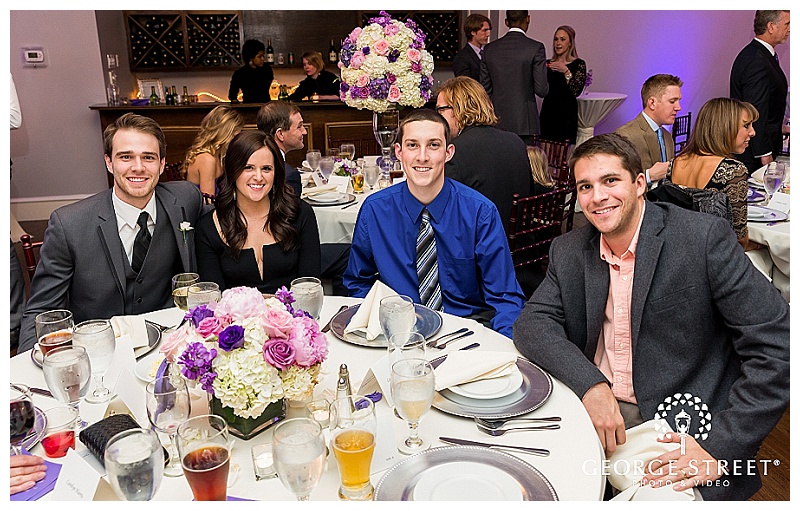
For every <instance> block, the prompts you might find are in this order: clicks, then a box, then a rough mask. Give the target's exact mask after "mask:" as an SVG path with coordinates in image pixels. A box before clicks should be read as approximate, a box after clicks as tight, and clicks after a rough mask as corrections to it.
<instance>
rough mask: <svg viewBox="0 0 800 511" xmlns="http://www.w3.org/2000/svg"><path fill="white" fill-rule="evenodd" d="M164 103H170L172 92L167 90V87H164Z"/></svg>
mask: <svg viewBox="0 0 800 511" xmlns="http://www.w3.org/2000/svg"><path fill="white" fill-rule="evenodd" d="M164 104H165V105H171V104H172V94H170V92H169V87H164Z"/></svg>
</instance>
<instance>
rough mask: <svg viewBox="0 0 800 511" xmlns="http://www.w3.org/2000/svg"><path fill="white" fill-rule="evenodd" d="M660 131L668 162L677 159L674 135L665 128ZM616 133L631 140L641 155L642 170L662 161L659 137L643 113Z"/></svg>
mask: <svg viewBox="0 0 800 511" xmlns="http://www.w3.org/2000/svg"><path fill="white" fill-rule="evenodd" d="M659 129H660V130H661V134H662V136H663V137H664V145H665V146H666V149H667V161H669V160H671V159H673V158H674V157H675V141H674V140H672V134H671V133H670V132H669V131H667V130H665V129H664V127H663V126H662V127H661V128H659ZM614 133H617V134H619V135H622V136H623V137H625V138H627V139H628V140H630V142H631V144H633V146H634V147H635V148H636V152H638V153H639V158H641V159H642V170H644V169H649V168H650V167H652V166H653V164H654V163H657V162H660V161H661V147H659V145H658V135H656V132H655V131H653V130H652V129H651V128H650V125H649V124H648V123H647V120H646V119H645V118H644V114H643V113H642V112H639V115H637V116H636V117H634V118H633V120H632V121H630V122H628V123H626V124H623V125H622V126H620V127H619V128H617V129H616V130H615V131H614Z"/></svg>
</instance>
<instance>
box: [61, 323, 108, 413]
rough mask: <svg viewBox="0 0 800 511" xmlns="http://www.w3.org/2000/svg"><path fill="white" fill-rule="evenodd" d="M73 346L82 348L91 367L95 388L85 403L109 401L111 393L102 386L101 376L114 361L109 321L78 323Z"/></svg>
mask: <svg viewBox="0 0 800 511" xmlns="http://www.w3.org/2000/svg"><path fill="white" fill-rule="evenodd" d="M72 341H73V344H74V345H75V346H83V347H84V348H85V349H86V354H87V355H89V362H90V363H91V365H92V377H93V378H94V382H95V388H94V391H93V392H92V393H91V395H89V396H87V397H86V402H87V403H106V402H108V401H110V400H111V397H112V394H111V391H110V390H109V389H108V388H107V387H106V386H105V385H104V384H103V375H104V374H105V372H106V371H107V370H108V368H109V367H110V366H111V361H112V360H114V349H115V348H116V346H117V341H116V338H115V337H114V329H113V328H111V321H109V320H107V319H95V320H89V321H84V322H82V323H79V324H78V325H77V326H76V327H75V332H74V333H73V339H72Z"/></svg>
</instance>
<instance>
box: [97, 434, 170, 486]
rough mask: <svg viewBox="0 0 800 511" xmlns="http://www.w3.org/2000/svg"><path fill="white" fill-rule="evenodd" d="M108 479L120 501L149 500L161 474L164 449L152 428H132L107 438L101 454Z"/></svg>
mask: <svg viewBox="0 0 800 511" xmlns="http://www.w3.org/2000/svg"><path fill="white" fill-rule="evenodd" d="M103 458H104V464H105V467H106V472H107V473H108V480H109V482H110V483H111V487H112V488H113V489H114V493H116V494H117V496H118V497H119V498H121V499H123V500H152V499H153V497H154V496H155V494H156V492H158V488H159V487H160V486H161V480H162V479H163V477H164V451H163V449H162V447H161V442H159V441H158V435H157V434H156V432H155V431H151V430H149V429H142V428H133V429H129V430H126V431H122V432H121V433H117V434H116V435H114V436H113V437H111V439H109V441H108V444H107V445H106V451H105V454H104V456H103Z"/></svg>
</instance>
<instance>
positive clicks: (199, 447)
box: [178, 415, 231, 501]
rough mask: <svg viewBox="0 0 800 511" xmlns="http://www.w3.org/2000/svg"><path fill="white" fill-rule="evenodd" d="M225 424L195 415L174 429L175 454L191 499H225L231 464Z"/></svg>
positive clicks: (211, 418)
mask: <svg viewBox="0 0 800 511" xmlns="http://www.w3.org/2000/svg"><path fill="white" fill-rule="evenodd" d="M229 435H230V434H229V432H228V423H227V422H225V419H223V418H222V417H220V416H219V415H199V416H197V417H192V418H191V419H188V420H185V421H184V422H183V423H182V424H181V425H180V426H178V453H179V454H180V458H181V464H182V465H183V473H184V474H185V475H186V481H187V482H188V483H189V486H190V487H191V488H192V493H193V494H194V499H195V500H223V501H224V500H226V499H227V497H228V472H229V471H230V465H231V463H230V461H231V450H230V449H231V440H230V436H229Z"/></svg>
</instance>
